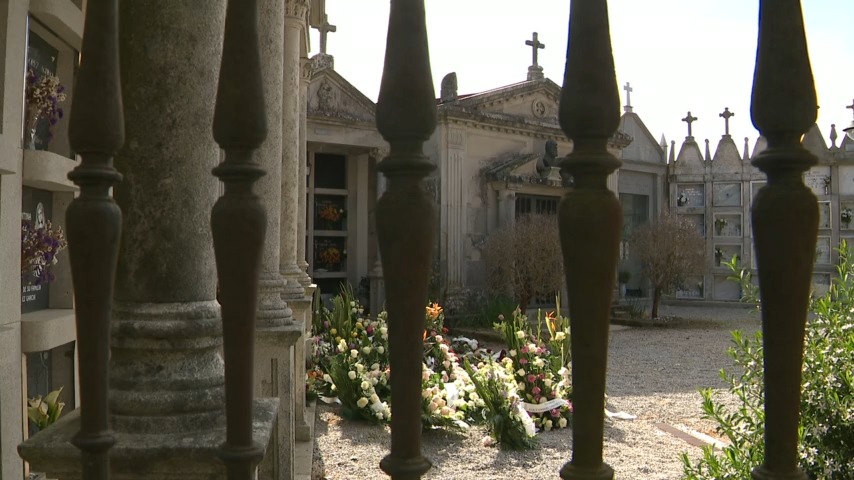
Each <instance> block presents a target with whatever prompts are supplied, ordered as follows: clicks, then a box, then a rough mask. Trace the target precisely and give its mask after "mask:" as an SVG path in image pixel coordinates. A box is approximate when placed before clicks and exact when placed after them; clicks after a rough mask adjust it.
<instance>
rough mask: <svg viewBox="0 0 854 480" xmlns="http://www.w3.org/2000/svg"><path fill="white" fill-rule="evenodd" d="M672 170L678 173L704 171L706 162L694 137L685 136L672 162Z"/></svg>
mask: <svg viewBox="0 0 854 480" xmlns="http://www.w3.org/2000/svg"><path fill="white" fill-rule="evenodd" d="M673 169H674V172H675V173H676V174H677V175H678V174H701V173H704V172H705V171H706V164H705V160H704V158H703V153H702V152H700V146H699V145H697V142H696V141H694V137H689V138H686V139H685V141H684V142H683V143H682V148H681V149H679V155H677V156H676V162H675V163H674V164H673Z"/></svg>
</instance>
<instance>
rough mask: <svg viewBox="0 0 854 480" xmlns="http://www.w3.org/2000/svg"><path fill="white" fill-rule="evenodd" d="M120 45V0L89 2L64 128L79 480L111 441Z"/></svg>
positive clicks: (91, 475)
mask: <svg viewBox="0 0 854 480" xmlns="http://www.w3.org/2000/svg"><path fill="white" fill-rule="evenodd" d="M118 45H119V43H118V2H117V1H116V0H91V1H90V3H89V6H88V8H87V9H86V24H85V33H84V35H83V47H82V49H81V54H82V55H83V57H82V62H81V63H80V71H79V72H78V74H77V83H76V85H75V93H74V100H75V101H74V103H75V108H74V109H73V110H72V111H71V119H70V124H69V127H68V136H69V139H70V141H71V147H72V148H73V149H74V151H75V152H77V153H78V154H79V155H80V157H81V159H82V161H81V163H80V165H79V166H78V167H77V168H75V169H74V170H73V171H72V172H71V173H69V174H68V178H69V179H70V180H72V181H73V182H74V183H75V184H76V185H78V186H79V187H80V196H79V197H77V198H76V199H74V200H73V201H72V202H71V204H70V205H69V207H68V211H67V214H66V225H67V231H68V250H69V256H70V259H71V275H72V278H73V282H74V299H75V307H76V310H77V316H76V323H77V332H78V335H77V348H78V354H79V358H80V360H79V361H80V369H79V376H80V417H81V421H80V432H79V433H78V434H77V435H75V436H74V438H73V440H72V443H73V444H74V445H75V446H76V447H77V448H79V449H80V450H81V473H82V478H86V479H92V480H106V479H107V478H109V470H110V469H109V457H108V455H107V452H108V450H109V448H110V447H111V446H112V445H113V443H114V438H113V436H112V433H111V432H110V426H109V418H108V417H109V408H108V393H107V392H108V388H107V385H108V372H109V368H108V363H109V355H110V320H111V309H112V301H113V280H114V279H115V274H116V263H117V261H118V253H119V238H120V237H121V225H122V213H121V210H120V209H119V207H118V205H116V202H115V201H113V199H112V197H111V195H110V193H109V190H110V187H112V186H113V184H115V183H116V182H118V181H120V180H121V178H122V177H121V175H120V174H119V173H118V172H117V171H116V170H115V169H114V168H113V157H114V156H115V154H116V153H117V152H118V151H119V149H120V148H121V147H122V145H123V144H124V141H125V129H124V113H123V111H122V110H123V109H122V95H121V86H120V75H119V49H118Z"/></svg>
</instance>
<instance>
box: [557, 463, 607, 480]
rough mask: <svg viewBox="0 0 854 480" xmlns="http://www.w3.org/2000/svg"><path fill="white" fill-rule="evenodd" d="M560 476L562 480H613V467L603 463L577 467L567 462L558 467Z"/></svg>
mask: <svg viewBox="0 0 854 480" xmlns="http://www.w3.org/2000/svg"><path fill="white" fill-rule="evenodd" d="M560 478H562V479H564V480H614V469H613V468H611V467H610V466H608V464H606V463H603V464H602V465H600V466H598V467H593V468H590V467H577V466H575V465H573V464H572V463H567V464H566V465H564V466H563V468H561V469H560Z"/></svg>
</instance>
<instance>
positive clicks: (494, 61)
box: [311, 0, 854, 152]
mask: <svg viewBox="0 0 854 480" xmlns="http://www.w3.org/2000/svg"><path fill="white" fill-rule="evenodd" d="M758 3H759V2H758V1H757V0H693V1H687V0H645V1H640V0H611V1H609V2H608V5H609V12H610V20H611V41H612V44H613V49H614V61H615V64H616V70H617V82H618V84H619V85H620V87H621V88H620V95H621V100H622V103H621V104H623V105H624V104H625V92H624V91H623V90H622V86H623V85H625V83H626V82H630V83H631V86H632V88H633V89H634V92H632V95H631V100H632V106H633V107H634V111H635V113H637V114H638V115H640V117H641V119H642V120H643V121H644V123H645V124H646V125H647V127H648V128H649V130H650V131H651V132H652V134H653V136H654V137H655V138H656V139H658V138H660V136H661V134H662V133H664V134H665V136H666V138H667V141H668V143H670V141H671V140H676V142H677V148H678V147H679V145H680V144H681V142H682V141H683V140H684V138H685V135H686V134H687V126H686V125H685V122H682V121H681V119H682V118H684V117H685V115H686V113H687V111H688V110H690V111H691V113H692V114H693V116H695V117H698V121H696V122H695V123H694V126H693V128H694V136H695V137H696V138H697V140H698V142H700V143H702V141H703V139H705V138H709V139H710V140H711V142H712V143H711V145H712V152H714V148H715V146H716V145H717V141H718V140H719V139H720V138H721V137H720V136H721V135H722V134H723V129H724V125H723V119H722V118H720V117H719V116H718V114H719V113H720V112H723V109H724V107H729V109H730V110H731V111H732V112H734V113H735V116H734V117H733V118H731V119H730V132H731V134H732V135H733V137H734V139H735V140H736V144H737V145H738V146H739V148H740V147H741V146H742V144H743V139H744V137H745V136H747V137H750V144H751V148H752V146H753V143H754V142H755V139H756V137H757V136H758V132H757V131H756V129H755V128H754V127H753V125H752V123H751V122H750V90H751V86H752V81H753V69H754V61H755V56H756V36H757V25H758V20H757V19H758ZM426 4H427V28H428V36H429V44H430V57H431V59H430V60H431V65H432V70H433V82H434V87H435V89H436V93H437V96H438V91H439V87H440V83H441V79H442V77H444V76H445V74H447V73H449V72H457V78H458V82H459V93H460V94H466V93H476V92H480V91H484V90H489V89H492V88H497V87H501V86H504V85H507V84H510V83H515V82H519V81H523V80H525V78H526V75H527V69H528V66H529V65H530V64H531V47H528V46H526V45H525V40H529V39H531V33H532V32H534V31H536V32H538V33H539V40H540V41H541V42H542V43H544V44H545V45H546V48H545V49H544V50H540V51H539V64H540V65H541V66H542V67H543V68H544V70H545V72H544V73H545V75H546V76H547V77H548V78H550V79H552V80H553V81H554V82H555V83H557V84H558V85H562V84H563V71H564V65H565V58H566V44H567V37H568V35H567V30H568V24H569V1H568V0H531V1H529V2H523V1H519V0H514V1H510V0H426ZM802 4H803V7H802V8H803V13H804V19H805V24H806V30H807V42H808V48H809V52H810V59H811V61H812V67H813V75H814V76H815V83H816V90H817V92H818V101H819V105H820V106H821V107H822V108H821V109H820V110H819V117H818V125H819V127H820V128H821V131H822V134H823V135H824V137H825V141H827V142H828V145H829V144H830V140H828V139H827V137H828V135H829V134H830V124H831V123H835V124H836V126H837V131H838V134H839V135H840V136H841V135H843V132H842V128H844V127H846V126H848V125H849V123H850V122H851V120H852V118H854V116H852V111H851V110H849V109H846V108H845V106H846V105H851V104H852V98H854V0H805V1H804V2H802ZM535 5H536V6H535ZM388 9H389V0H326V10H327V14H328V16H329V22H330V23H331V24H333V25H336V26H337V29H338V31H337V32H335V33H330V34H329V37H328V48H327V53H329V54H331V55H333V56H334V57H335V69H336V71H338V72H339V73H340V74H341V75H343V76H344V77H345V78H346V79H347V80H348V81H350V83H352V84H353V85H354V86H355V87H356V88H358V89H359V90H361V91H362V93H364V94H365V95H367V96H368V97H369V98H371V99H372V100H374V101H376V98H377V94H378V93H379V85H380V79H381V75H382V67H383V58H384V52H385V43H386V31H387V26H388ZM319 44H320V42H319V34H318V32H317V31H316V30H312V33H311V47H312V52H311V55H313V54H314V53H317V52H318V51H319ZM839 141H841V139H840V140H839Z"/></svg>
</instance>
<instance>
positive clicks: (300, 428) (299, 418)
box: [291, 297, 312, 442]
mask: <svg viewBox="0 0 854 480" xmlns="http://www.w3.org/2000/svg"><path fill="white" fill-rule="evenodd" d="M291 308H292V309H293V311H294V323H297V324H299V325H300V326H301V328H303V330H302V337H301V340H297V343H296V345H294V432H295V435H296V439H297V441H300V442H306V441H308V440H309V439H311V426H310V425H309V424H308V422H307V421H306V414H305V363H306V351H307V350H306V342H305V339H307V337H308V334H309V333H310V332H311V313H312V312H311V300H310V299H309V298H307V297H303V298H302V299H301V300H291Z"/></svg>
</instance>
